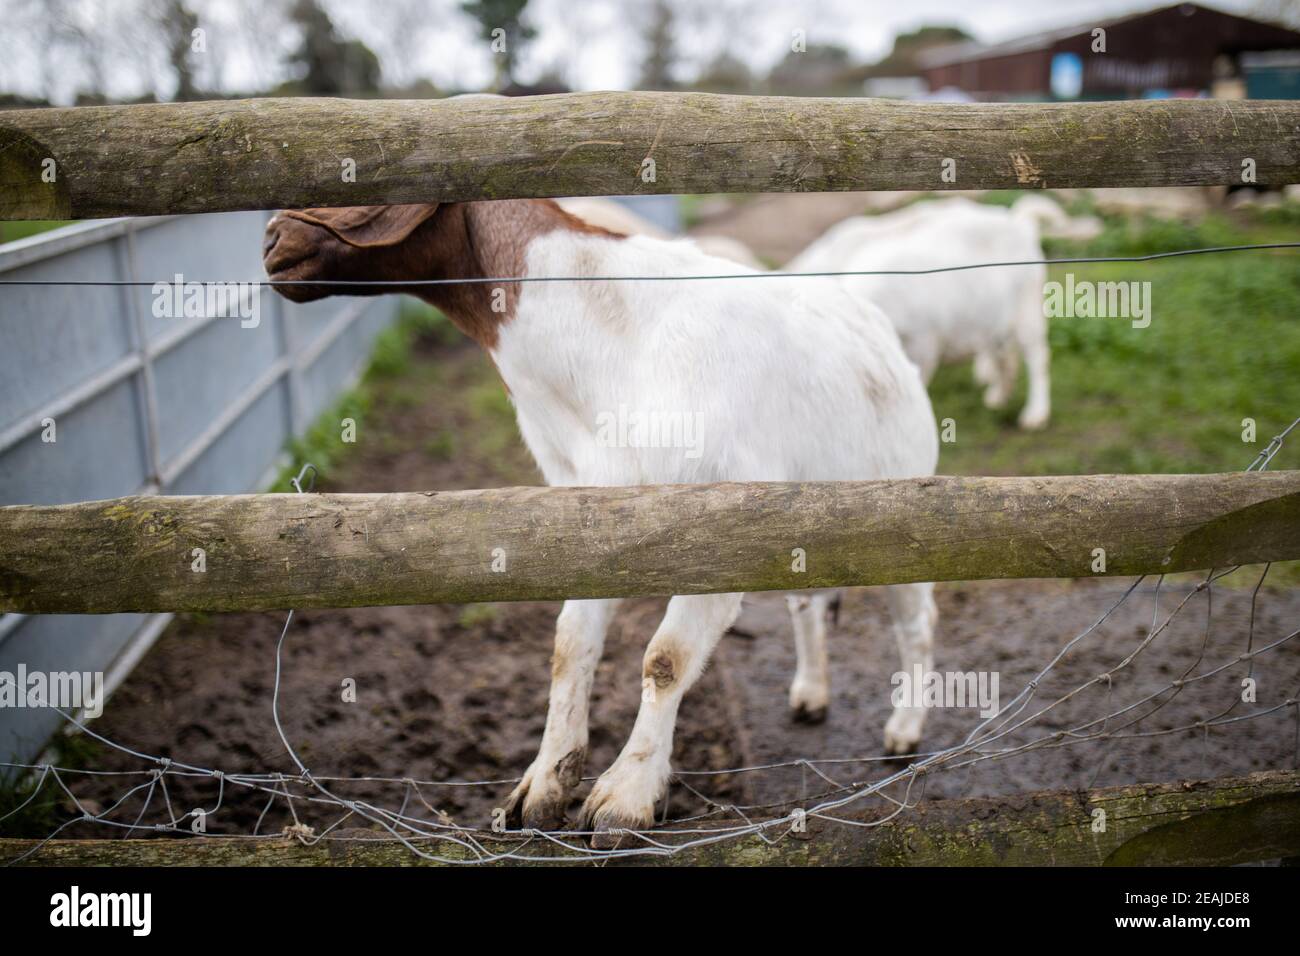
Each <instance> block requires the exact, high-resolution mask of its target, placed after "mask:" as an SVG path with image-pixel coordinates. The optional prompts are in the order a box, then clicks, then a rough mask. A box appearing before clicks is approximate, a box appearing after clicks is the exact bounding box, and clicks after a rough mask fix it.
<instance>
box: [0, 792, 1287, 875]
mask: <svg viewBox="0 0 1300 956" xmlns="http://www.w3.org/2000/svg"><path fill="white" fill-rule="evenodd" d="M1098 810H1100V811H1102V813H1103V814H1104V816H1101V815H1098V814H1097V813H1096V812H1095V811H1098ZM882 812H883V811H875V810H871V811H862V810H854V809H851V808H849V809H845V810H840V811H837V812H836V813H835V814H834V816H836V817H840V818H843V819H848V820H854V821H858V822H865V821H869V820H875V819H879V817H880V815H881V813H882ZM691 826H692V827H693V828H695V829H696V830H698V829H699V828H700V827H701V826H702V825H701V824H699V823H694V824H692V825H691ZM776 833H777V831H774V832H773V833H772V834H771V835H776ZM660 835H661V836H662V838H663V839H664V840H671V838H672V835H673V834H672V828H671V827H668V828H665V829H663V830H661V831H660ZM332 836H333V837H334V839H332V840H326V841H324V842H321V843H317V844H315V845H313V846H304V845H303V844H301V843H299V842H298V841H296V840H290V839H285V840H266V839H261V840H239V839H235V838H230V837H226V838H221V839H217V838H212V837H206V838H205V837H195V838H181V839H159V840H139V839H137V840H67V839H60V840H54V841H51V842H49V843H46V844H45V845H44V846H43V847H41V848H40V849H39V850H36V852H34V853H32V855H31V856H29V857H27V858H26V860H25V861H24V862H25V863H26V864H28V865H45V866H401V865H414V864H421V863H424V862H425V861H423V860H422V859H420V858H419V857H417V856H416V855H415V854H413V853H411V851H410V850H409V849H407V848H406V847H405V846H403V845H402V844H401V843H400V842H398V841H397V840H393V839H391V838H387V836H386V834H384V833H382V832H379V831H376V830H359V829H353V830H335V831H334V832H333V834H332ZM37 842H38V841H36V840H17V839H0V863H3V862H4V861H6V860H12V859H15V858H17V857H19V856H21V855H22V854H23V853H26V852H28V851H29V850H34V849H35V848H36V846H37ZM482 843H483V845H484V847H485V848H486V849H487V850H488V851H489V852H494V853H499V852H507V851H509V850H511V849H517V848H518V847H519V840H517V839H513V840H512V839H511V838H508V837H507V838H503V839H492V838H490V837H485V838H484V839H483V840H482ZM537 846H538V844H537V841H535V840H534V841H533V847H532V848H533V849H536V847H537ZM423 849H425V851H426V852H430V853H435V854H437V855H439V856H443V857H446V858H448V859H452V860H465V861H469V860H470V859H472V857H471V854H470V852H469V851H468V850H466V849H465V848H463V847H461V846H459V845H456V844H453V843H445V842H441V843H425V844H424V845H423ZM545 851H546V853H547V854H548V855H551V856H554V855H558V854H563V853H564V852H565V851H563V850H562V849H561V848H560V847H558V846H556V845H554V844H546V845H545ZM1297 856H1300V773H1297V772H1295V771H1270V772H1266V773H1256V774H1251V775H1250V776H1247V777H1224V778H1221V779H1218V780H1205V781H1198V782H1195V783H1168V784H1138V785H1135V786H1125V787H1108V788H1105V789H1098V790H1082V791H1073V790H1070V791H1067V790H1055V791H1044V792H1038V793H1025V794H1019V795H1017V796H1015V797H982V798H977V799H968V800H935V801H926V802H922V803H921V804H919V805H918V806H917V807H915V808H913V809H912V810H909V811H908V812H907V813H906V814H904V815H903V816H901V817H899V818H898V819H896V820H891V821H889V822H886V823H881V824H880V825H878V826H875V827H870V828H862V827H849V826H843V825H839V824H836V823H834V822H831V821H826V820H821V819H818V818H816V817H809V818H808V819H807V832H806V833H805V834H802V835H800V836H794V835H793V834H792V835H791V836H788V837H786V838H785V839H782V840H779V841H777V842H775V843H773V844H770V845H769V844H766V843H763V842H762V841H760V840H759V839H758V838H757V837H752V836H751V837H739V838H737V839H734V840H727V841H723V842H718V843H713V844H710V845H707V846H703V847H699V848H697V849H691V850H686V851H683V852H682V853H679V854H678V855H675V856H664V857H634V858H632V859H634V860H635V862H637V863H649V864H658V865H695V864H705V865H727V866H779V865H794V866H1229V865H1233V864H1239V863H1254V862H1259V861H1263V860H1275V859H1279V858H1293V857H1297ZM584 859H585V860H586V861H587V862H590V860H591V858H590V857H586V858H584V857H582V856H581V855H579V854H576V853H574V854H572V862H573V863H582V862H584ZM598 862H600V863H601V864H602V865H607V863H608V861H603V860H602V861H598Z"/></svg>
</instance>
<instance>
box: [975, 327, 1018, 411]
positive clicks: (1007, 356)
mask: <svg viewBox="0 0 1300 956" xmlns="http://www.w3.org/2000/svg"><path fill="white" fill-rule="evenodd" d="M975 362H976V364H977V366H978V367H979V368H980V372H981V375H985V376H987V379H986V380H985V381H984V382H983V384H984V385H986V386H987V387H986V388H985V389H984V407H985V408H1002V407H1003V406H1004V405H1006V403H1007V400H1008V399H1010V398H1011V393H1012V392H1013V391H1015V389H1016V374H1017V373H1018V372H1019V371H1020V353H1019V351H1018V350H1017V349H1016V344H1015V343H1014V342H1004V343H1003V344H1002V345H999V346H996V347H994V348H992V349H990V350H989V351H988V352H986V353H983V354H982V355H980V356H977V357H976V359H975Z"/></svg>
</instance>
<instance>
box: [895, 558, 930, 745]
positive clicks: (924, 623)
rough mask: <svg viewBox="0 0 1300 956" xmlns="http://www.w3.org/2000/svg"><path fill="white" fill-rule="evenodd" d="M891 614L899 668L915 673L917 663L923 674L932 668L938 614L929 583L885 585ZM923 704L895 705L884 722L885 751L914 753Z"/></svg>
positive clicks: (923, 718) (910, 674) (921, 719)
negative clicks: (899, 661) (900, 665)
mask: <svg viewBox="0 0 1300 956" xmlns="http://www.w3.org/2000/svg"><path fill="white" fill-rule="evenodd" d="M885 591H886V593H887V595H888V598H889V609H890V612H891V613H892V616H893V618H894V636H895V638H897V640H898V653H899V656H900V657H901V658H902V670H903V671H904V672H905V673H906V674H907V675H908V676H909V678H914V677H915V672H916V667H917V666H918V665H919V666H920V668H921V673H922V674H923V675H924V674H926V673H929V672H930V671H932V670H934V625H935V623H936V621H937V620H938V617H939V611H938V608H936V607H935V605H934V594H933V592H934V585H933V584H894V585H890V586H889V587H887V588H886V589H885ZM924 723H925V708H924V707H921V706H910V707H909V706H899V707H895V708H894V712H893V713H892V714H890V716H889V721H888V722H887V723H886V724H885V751H886V752H887V753H890V754H910V753H915V752H916V749H917V745H918V744H920V742H921V728H922V726H923V725H924Z"/></svg>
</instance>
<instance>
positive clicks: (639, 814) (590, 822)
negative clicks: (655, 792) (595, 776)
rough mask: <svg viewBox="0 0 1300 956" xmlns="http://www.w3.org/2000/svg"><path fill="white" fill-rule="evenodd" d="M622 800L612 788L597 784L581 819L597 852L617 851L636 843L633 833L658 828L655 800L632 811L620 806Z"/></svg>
mask: <svg viewBox="0 0 1300 956" xmlns="http://www.w3.org/2000/svg"><path fill="white" fill-rule="evenodd" d="M619 804H620V800H619V797H618V795H617V793H615V792H614V791H613V790H612V789H611V788H609V787H602V786H601V781H600V780H598V781H596V786H595V787H593V788H592V791H591V793H590V794H589V795H588V797H587V800H586V802H585V803H583V805H582V812H581V814H579V819H580V820H581V821H582V823H581V827H582V829H583V830H587V831H589V832H590V833H591V845H592V847H593V848H594V849H597V850H615V849H618V848H619V847H620V846H628V845H630V844H631V843H633V842H634V841H635V840H636V837H635V836H633V835H632V834H631V833H630V832H627V831H631V830H648V829H650V828H651V827H652V826H654V801H653V800H651V801H650V802H649V803H648V804H646V805H645V807H643V808H640V809H630V808H629V807H628V806H627V805H624V806H620V805H619Z"/></svg>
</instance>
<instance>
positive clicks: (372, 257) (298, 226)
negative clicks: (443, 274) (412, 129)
mask: <svg viewBox="0 0 1300 956" xmlns="http://www.w3.org/2000/svg"><path fill="white" fill-rule="evenodd" d="M438 210H439V205H438V204H437V203H418V204H415V205H405V206H348V207H344V208H339V209H289V210H284V211H282V212H279V213H276V214H275V216H273V217H272V219H271V221H270V222H268V223H267V224H266V235H265V237H264V239H263V241H262V262H263V264H264V265H265V267H266V274H267V276H268V277H269V278H270V279H271V281H273V282H293V283H303V282H311V281H312V280H323V281H327V282H328V281H338V280H346V281H352V282H365V281H367V280H370V281H374V282H394V281H409V280H412V279H431V278H437V277H438V275H437V272H438V269H437V265H438V263H437V262H436V261H435V258H436V256H435V250H436V245H437V244H436V242H435V241H434V232H435V229H436V224H435V222H434V220H436V219H438V218H441V216H438V215H436V214H437V213H438ZM276 289H277V291H279V292H280V294H281V295H283V296H284V297H285V298H287V299H291V300H293V301H294V302H310V301H312V300H314V299H321V298H324V297H325V296H328V295H378V294H381V293H384V292H400V291H405V290H403V289H401V288H400V287H394V286H381V285H357V286H329V285H300V284H294V285H281V286H276Z"/></svg>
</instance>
